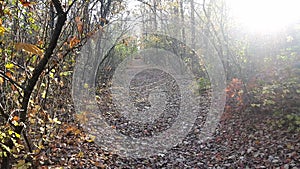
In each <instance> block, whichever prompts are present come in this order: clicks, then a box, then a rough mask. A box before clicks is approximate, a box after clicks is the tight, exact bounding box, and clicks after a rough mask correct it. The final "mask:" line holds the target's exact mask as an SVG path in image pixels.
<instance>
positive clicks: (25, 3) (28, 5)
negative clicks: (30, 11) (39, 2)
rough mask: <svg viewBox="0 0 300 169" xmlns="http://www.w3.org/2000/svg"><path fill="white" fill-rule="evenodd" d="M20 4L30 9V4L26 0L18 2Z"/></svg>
mask: <svg viewBox="0 0 300 169" xmlns="http://www.w3.org/2000/svg"><path fill="white" fill-rule="evenodd" d="M19 1H20V2H21V4H22V5H23V6H24V7H29V8H30V5H31V3H30V2H28V1H27V0H19Z"/></svg>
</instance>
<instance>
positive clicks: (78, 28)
mask: <svg viewBox="0 0 300 169" xmlns="http://www.w3.org/2000/svg"><path fill="white" fill-rule="evenodd" d="M75 22H76V25H77V30H78V33H79V35H81V34H82V31H83V22H82V21H81V20H80V17H79V16H77V17H75Z"/></svg>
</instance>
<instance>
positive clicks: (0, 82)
mask: <svg viewBox="0 0 300 169" xmlns="http://www.w3.org/2000/svg"><path fill="white" fill-rule="evenodd" d="M3 83H4V79H3V77H0V85H1V86H2V85H3Z"/></svg>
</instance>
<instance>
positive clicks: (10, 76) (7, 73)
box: [5, 72, 13, 79]
mask: <svg viewBox="0 0 300 169" xmlns="http://www.w3.org/2000/svg"><path fill="white" fill-rule="evenodd" d="M5 75H6V76H7V77H9V78H11V79H13V76H12V74H11V73H10V72H6V73H5Z"/></svg>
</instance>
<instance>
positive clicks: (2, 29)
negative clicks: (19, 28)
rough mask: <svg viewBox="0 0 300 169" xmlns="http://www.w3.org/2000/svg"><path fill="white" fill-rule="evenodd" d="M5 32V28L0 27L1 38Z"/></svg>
mask: <svg viewBox="0 0 300 169" xmlns="http://www.w3.org/2000/svg"><path fill="white" fill-rule="evenodd" d="M4 32H5V28H4V27H3V26H0V35H1V36H3V35H4Z"/></svg>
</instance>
